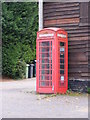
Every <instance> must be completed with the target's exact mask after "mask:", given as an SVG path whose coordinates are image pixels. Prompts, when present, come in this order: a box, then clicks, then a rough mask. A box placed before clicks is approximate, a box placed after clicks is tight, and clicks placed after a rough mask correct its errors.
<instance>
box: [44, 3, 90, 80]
mask: <svg viewBox="0 0 90 120" xmlns="http://www.w3.org/2000/svg"><path fill="white" fill-rule="evenodd" d="M43 7H44V8H43V20H44V21H43V24H44V28H46V27H59V28H63V29H65V30H66V31H67V32H68V44H69V80H74V79H75V80H88V79H90V72H89V70H88V55H90V51H89V45H88V35H89V33H88V3H78V2H70V3H59V2H57V3H56V2H45V3H44V5H43ZM83 9H84V10H83Z"/></svg>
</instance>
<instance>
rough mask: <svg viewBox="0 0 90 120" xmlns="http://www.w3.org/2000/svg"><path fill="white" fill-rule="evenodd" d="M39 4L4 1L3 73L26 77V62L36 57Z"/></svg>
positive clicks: (13, 76) (9, 75) (15, 76)
mask: <svg viewBox="0 0 90 120" xmlns="http://www.w3.org/2000/svg"><path fill="white" fill-rule="evenodd" d="M37 31H38V4H37V3H36V2H26V3H25V2H15V3H14V2H8V3H2V67H3V70H2V72H3V75H4V76H8V77H11V78H24V77H25V69H26V68H25V64H26V63H30V62H31V61H32V60H34V59H35V58H36V47H35V46H36V32H37Z"/></svg>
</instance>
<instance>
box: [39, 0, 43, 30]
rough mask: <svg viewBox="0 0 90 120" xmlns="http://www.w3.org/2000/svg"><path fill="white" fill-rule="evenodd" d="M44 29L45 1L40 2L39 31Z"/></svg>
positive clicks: (40, 0)
mask: <svg viewBox="0 0 90 120" xmlns="http://www.w3.org/2000/svg"><path fill="white" fill-rule="evenodd" d="M41 29H43V0H39V30H41Z"/></svg>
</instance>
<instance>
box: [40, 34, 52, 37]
mask: <svg viewBox="0 0 90 120" xmlns="http://www.w3.org/2000/svg"><path fill="white" fill-rule="evenodd" d="M53 36H54V34H40V35H39V37H53Z"/></svg>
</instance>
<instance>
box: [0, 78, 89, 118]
mask: <svg viewBox="0 0 90 120" xmlns="http://www.w3.org/2000/svg"><path fill="white" fill-rule="evenodd" d="M35 80H36V79H35V78H32V79H27V80H19V81H7V82H0V98H2V99H0V102H2V106H0V113H1V112H2V116H1V114H0V117H3V118H88V96H87V94H83V95H79V96H75V95H74V96H69V95H57V96H54V95H45V94H36V93H35Z"/></svg>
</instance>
